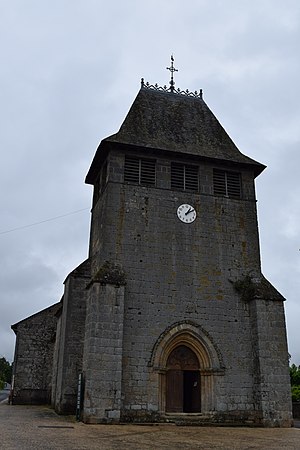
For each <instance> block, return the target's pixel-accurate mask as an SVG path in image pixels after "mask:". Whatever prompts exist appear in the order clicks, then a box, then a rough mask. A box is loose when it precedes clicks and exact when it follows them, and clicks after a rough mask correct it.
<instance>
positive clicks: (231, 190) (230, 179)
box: [213, 169, 242, 198]
mask: <svg viewBox="0 0 300 450" xmlns="http://www.w3.org/2000/svg"><path fill="white" fill-rule="evenodd" d="M213 183H214V194H215V195H221V196H222V197H229V198H241V196H242V186H241V175H240V173H239V172H227V171H225V170H220V169H214V172H213Z"/></svg>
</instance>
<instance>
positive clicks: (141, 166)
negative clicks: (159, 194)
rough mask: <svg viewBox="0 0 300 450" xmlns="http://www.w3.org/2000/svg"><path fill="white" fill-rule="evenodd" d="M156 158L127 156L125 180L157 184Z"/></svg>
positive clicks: (151, 184) (143, 183) (149, 184)
mask: <svg viewBox="0 0 300 450" xmlns="http://www.w3.org/2000/svg"><path fill="white" fill-rule="evenodd" d="M155 163H156V162H155V160H154V159H144V158H137V157H134V156H125V168H124V181H125V182H127V183H136V184H142V185H148V186H155V180H156V174H155Z"/></svg>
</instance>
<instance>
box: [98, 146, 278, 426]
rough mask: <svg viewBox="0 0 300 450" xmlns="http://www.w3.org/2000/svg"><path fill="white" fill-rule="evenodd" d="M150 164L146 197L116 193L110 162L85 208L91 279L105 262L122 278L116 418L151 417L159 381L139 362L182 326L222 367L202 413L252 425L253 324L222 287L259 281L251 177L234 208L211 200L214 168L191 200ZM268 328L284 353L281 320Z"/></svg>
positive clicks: (160, 167) (255, 413) (118, 181)
mask: <svg viewBox="0 0 300 450" xmlns="http://www.w3.org/2000/svg"><path fill="white" fill-rule="evenodd" d="M143 156H145V155H144V154H143ZM156 159H157V183H156V187H155V188H147V187H144V186H136V185H130V184H123V183H122V182H123V179H122V173H123V169H122V167H123V164H124V156H123V155H121V154H117V153H114V154H112V155H111V157H110V159H109V174H110V180H111V181H110V182H109V183H108V184H107V186H106V189H105V191H104V193H103V194H102V196H100V199H99V201H98V202H97V203H96V205H95V206H94V209H93V222H92V231H91V247H90V252H91V257H92V260H93V270H92V272H93V273H95V272H96V271H97V269H98V268H99V267H101V265H102V264H103V263H104V262H105V261H111V262H113V263H118V264H120V265H121V266H122V267H123V269H124V271H125V273H126V281H127V284H126V288H125V304H124V330H123V366H122V370H123V375H122V394H123V400H122V417H123V418H124V419H126V420H133V419H134V418H138V417H140V418H143V417H144V418H145V417H146V416H149V415H150V416H151V414H156V413H160V412H161V411H160V408H161V404H160V403H161V401H160V398H159V389H160V387H159V383H160V375H159V373H157V372H156V371H155V368H153V367H151V365H150V364H149V361H150V360H151V355H152V352H153V348H154V346H155V344H156V342H157V339H158V337H159V336H161V335H162V334H163V333H164V332H165V330H166V329H167V328H168V327H170V326H171V325H172V324H176V323H178V322H182V321H189V322H192V323H194V324H195V325H197V326H200V327H201V328H202V329H203V330H204V331H205V333H207V334H208V335H209V337H210V339H211V341H212V342H213V343H214V345H215V347H216V348H217V349H220V352H221V357H222V360H223V363H224V367H225V370H224V372H223V374H221V375H218V376H215V377H214V380H213V385H214V388H213V389H214V403H213V405H212V409H213V410H214V411H218V414H219V416H220V418H222V419H223V418H224V417H227V418H228V417H229V416H230V417H231V418H233V419H234V418H235V417H239V419H241V418H242V419H243V420H245V421H247V420H249V421H250V422H251V421H252V422H258V421H260V420H261V417H260V416H261V412H259V411H260V408H261V407H262V404H261V403H259V400H258V399H257V396H256V390H257V377H256V373H257V360H255V350H254V348H253V320H254V319H253V315H252V313H251V307H250V304H249V303H247V302H245V301H244V300H243V299H241V297H240V295H239V294H238V293H237V292H236V290H235V289H234V286H233V283H232V282H234V281H236V280H239V279H241V278H243V277H244V276H245V275H247V274H252V275H253V276H260V257H259V244H258V229H257V212H256V201H255V192H254V185H253V174H252V173H251V171H250V172H249V171H243V170H241V173H242V183H243V193H244V195H243V200H233V199H226V198H221V197H216V196H214V195H212V194H213V182H212V174H213V167H215V166H212V165H211V164H208V163H203V162H201V163H199V165H200V183H201V191H200V193H199V194H198V193H187V192H181V191H172V190H171V189H170V160H169V159H168V158H165V157H161V156H159V157H156ZM182 203H189V204H191V205H193V206H194V207H195V209H196V211H197V219H196V221H195V222H194V223H193V224H183V223H181V222H180V221H179V220H178V218H177V216H176V210H177V208H178V206H179V205H180V204H182ZM269 308H271V309H272V306H271V305H270V307H269ZM99 317H100V316H99ZM278 323H280V327H281V346H283V347H284V345H285V343H286V341H285V336H284V335H283V331H284V322H282V316H281V315H280V318H279V319H278ZM262 331H263V330H260V331H259V333H260V332H262ZM267 339H268V338H267V336H266V340H267ZM283 347H282V348H283ZM284 351H286V348H285V347H284V349H283V353H284ZM281 356H282V355H278V358H279V359H280V358H281ZM104 367H105V365H104ZM267 389H268V392H269V394H270V396H272V393H271V390H270V386H268V388H267ZM279 396H280V395H279ZM254 404H256V407H255V408H253V405H254ZM98 419H99V420H101V418H100V417H98Z"/></svg>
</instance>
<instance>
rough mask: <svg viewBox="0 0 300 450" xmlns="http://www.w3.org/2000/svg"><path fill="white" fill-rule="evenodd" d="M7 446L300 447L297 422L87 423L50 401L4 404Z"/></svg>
mask: <svg viewBox="0 0 300 450" xmlns="http://www.w3.org/2000/svg"><path fill="white" fill-rule="evenodd" d="M0 437H1V442H0V448H1V450H2V449H3V450H38V449H39V450H54V449H55V450H61V449H64V450H94V449H97V450H165V449H168V450H194V449H195V450H196V449H197V450H198V449H200V450H218V449H222V450H246V449H247V450H250V449H251V450H254V449H257V450H258V449H259V450H279V449H280V450H300V429H297V428H281V429H280V428H272V429H270V428H269V429H266V428H225V427H224V428H221V427H219V428H216V427H177V426H175V425H154V426H150V425H147V426H144V425H84V424H83V423H76V422H75V421H74V419H73V418H70V417H63V416H57V415H56V414H55V413H54V412H53V410H51V409H50V408H48V407H37V406H17V405H14V406H11V405H7V404H3V403H2V404H0Z"/></svg>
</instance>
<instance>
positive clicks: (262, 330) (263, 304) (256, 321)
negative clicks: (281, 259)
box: [250, 279, 292, 427]
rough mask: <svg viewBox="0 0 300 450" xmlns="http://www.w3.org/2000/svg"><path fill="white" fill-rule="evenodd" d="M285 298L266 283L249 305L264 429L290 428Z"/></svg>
mask: <svg viewBox="0 0 300 450" xmlns="http://www.w3.org/2000/svg"><path fill="white" fill-rule="evenodd" d="M283 300H284V299H283V297H282V296H281V295H280V294H279V293H278V292H277V291H276V290H275V288H274V287H273V286H271V284H270V283H269V282H267V281H266V280H264V279H262V280H260V282H259V283H258V284H257V285H256V289H255V295H254V298H253V299H252V300H251V301H250V314H251V323H252V348H253V357H254V402H255V405H256V420H257V421H258V422H260V423H261V424H262V425H264V426H280V427H290V426H291V424H292V413H291V387H290V377H289V368H288V350H287V338H286V328H285V317H284V307H283Z"/></svg>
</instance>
